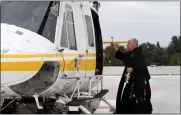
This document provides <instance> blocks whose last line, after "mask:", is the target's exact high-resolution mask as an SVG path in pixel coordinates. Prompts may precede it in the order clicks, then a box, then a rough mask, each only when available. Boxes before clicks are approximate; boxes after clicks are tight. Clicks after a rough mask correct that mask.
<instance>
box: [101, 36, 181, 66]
mask: <svg viewBox="0 0 181 115" xmlns="http://www.w3.org/2000/svg"><path fill="white" fill-rule="evenodd" d="M140 47H142V49H143V52H144V55H145V57H146V64H147V65H151V64H155V65H157V66H161V65H172V66H173V65H180V59H181V57H180V53H181V37H180V36H173V37H172V38H171V42H170V43H169V45H168V47H166V48H165V47H161V46H160V43H159V42H157V43H156V45H155V44H151V43H149V42H146V43H142V44H141V45H140ZM119 49H120V50H121V51H126V50H125V49H124V47H123V46H119ZM104 53H105V55H104V59H105V60H104V65H105V66H122V65H123V63H122V61H120V60H118V59H116V58H115V52H114V50H113V49H112V47H111V46H108V47H106V49H105V50H104Z"/></svg>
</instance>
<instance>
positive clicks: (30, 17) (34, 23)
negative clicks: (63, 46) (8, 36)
mask: <svg viewBox="0 0 181 115" xmlns="http://www.w3.org/2000/svg"><path fill="white" fill-rule="evenodd" d="M58 11H59V2H58V1H55V2H50V1H10V2H9V1H2V2H1V23H7V24H10V25H15V26H18V27H22V28H24V29H28V30H30V31H32V32H35V33H37V34H40V35H42V36H44V37H45V38H46V39H48V40H49V41H51V42H52V43H54V39H55V30H56V24H57V17H58Z"/></svg>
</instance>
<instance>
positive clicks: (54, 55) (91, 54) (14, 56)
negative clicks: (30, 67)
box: [1, 53, 96, 58]
mask: <svg viewBox="0 0 181 115" xmlns="http://www.w3.org/2000/svg"><path fill="white" fill-rule="evenodd" d="M62 55H63V56H64V57H73V56H79V54H72V53H62ZM83 55H84V56H87V57H95V56H96V54H95V53H90V54H89V53H88V54H83ZM35 57H61V54H1V58H35Z"/></svg>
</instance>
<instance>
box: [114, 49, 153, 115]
mask: <svg viewBox="0 0 181 115" xmlns="http://www.w3.org/2000/svg"><path fill="white" fill-rule="evenodd" d="M115 57H116V58H118V59H120V60H122V61H123V63H124V65H125V69H124V72H123V74H122V78H121V81H120V84H119V88H118V92H117V99H116V114H126V113H128V114H131V113H133V114H136V113H145V114H146V113H151V112H152V104H151V101H150V100H151V88H150V83H149V79H150V75H149V72H148V68H147V66H146V63H145V57H144V55H143V52H142V48H141V47H137V48H135V49H134V50H133V51H131V52H121V51H119V50H118V51H117V52H116V54H115ZM127 67H132V68H133V72H132V73H131V77H130V79H129V83H128V84H127V85H126V86H125V88H124V91H123V86H124V82H125V78H126V77H125V74H127V71H126V69H127ZM133 77H134V79H133ZM132 84H134V88H133V91H131V86H132ZM122 91H123V94H122ZM131 92H133V93H134V95H135V100H131V101H130V98H129V97H130V93H131ZM121 95H122V98H121ZM136 101H137V102H136Z"/></svg>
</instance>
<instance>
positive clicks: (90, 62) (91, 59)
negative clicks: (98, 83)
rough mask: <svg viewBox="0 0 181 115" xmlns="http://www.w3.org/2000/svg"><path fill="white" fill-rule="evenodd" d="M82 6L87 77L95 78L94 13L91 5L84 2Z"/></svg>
mask: <svg viewBox="0 0 181 115" xmlns="http://www.w3.org/2000/svg"><path fill="white" fill-rule="evenodd" d="M81 4H82V16H83V20H84V28H85V31H86V34H85V37H86V56H87V63H86V69H87V71H86V76H87V77H90V76H94V73H95V69H96V48H95V47H96V46H95V34H94V33H95V32H94V25H93V19H92V13H91V8H90V6H89V5H90V4H86V3H84V2H82V3H81Z"/></svg>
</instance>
